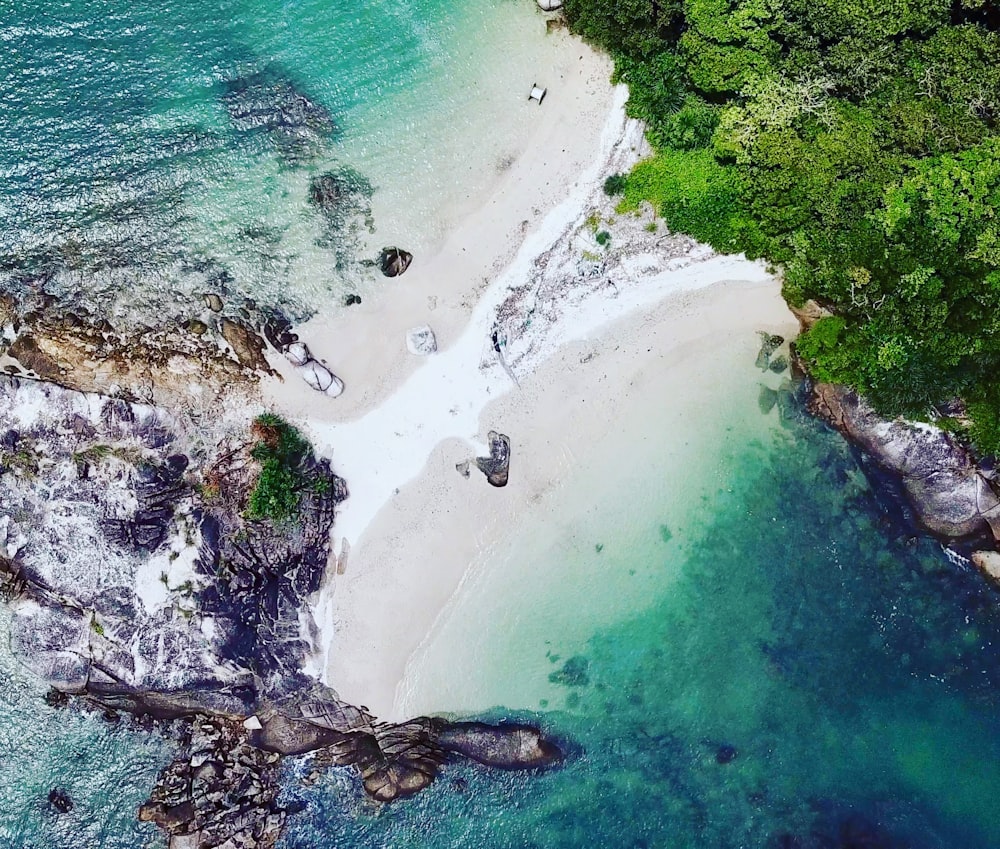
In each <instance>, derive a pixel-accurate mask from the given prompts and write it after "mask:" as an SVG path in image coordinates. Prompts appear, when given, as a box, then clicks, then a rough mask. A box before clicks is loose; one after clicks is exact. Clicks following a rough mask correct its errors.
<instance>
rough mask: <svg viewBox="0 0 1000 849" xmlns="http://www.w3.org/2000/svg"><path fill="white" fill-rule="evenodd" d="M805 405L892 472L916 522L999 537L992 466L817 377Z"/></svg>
mask: <svg viewBox="0 0 1000 849" xmlns="http://www.w3.org/2000/svg"><path fill="white" fill-rule="evenodd" d="M810 410H811V411H812V412H813V413H814V414H815V415H817V416H819V417H820V418H822V419H824V420H825V421H827V422H829V423H830V424H831V425H833V426H834V427H835V428H836V429H837V430H839V431H840V432H841V433H843V434H844V435H845V436H846V437H847V438H848V439H850V440H851V442H853V443H854V444H855V445H857V446H858V447H860V448H861V449H862V450H863V451H864V452H865V453H866V454H867V455H869V456H870V457H872V458H873V459H874V460H875V461H876V462H877V463H878V464H879V465H880V466H881V467H882V468H883V469H885V470H886V471H888V472H890V473H892V474H894V475H897V476H898V478H899V480H900V482H901V485H902V489H903V492H904V493H905V495H906V497H907V499H908V500H909V502H910V504H911V505H912V507H913V510H914V512H915V514H916V516H917V518H918V519H919V521H920V523H921V524H922V525H923V526H924V527H925V528H926V529H927V530H929V531H930V532H931V533H933V534H936V535H938V536H941V537H946V538H967V537H973V536H984V535H985V536H989V537H990V538H992V539H994V540H997V539H1000V497H998V495H997V483H996V481H995V475H994V473H993V472H992V470H989V469H987V468H983V467H981V466H980V465H979V464H978V462H977V461H976V458H975V457H974V455H973V454H972V453H971V451H970V450H969V449H968V448H967V447H966V446H964V445H962V444H961V443H959V442H958V441H957V440H956V439H955V438H954V437H953V436H952V435H951V434H949V433H947V432H946V431H943V430H941V429H940V428H938V427H935V426H934V425H931V424H926V423H923V422H912V421H906V420H904V419H900V418H897V419H892V420H889V419H885V418H884V417H882V416H879V415H878V414H877V413H876V412H875V410H874V409H873V408H872V407H871V405H870V404H868V402H867V401H865V400H864V399H863V398H861V397H860V396H859V395H858V394H857V393H856V392H854V391H853V390H851V389H848V388H846V387H843V386H836V385H832V384H827V383H817V384H815V385H814V386H813V387H812V398H811V402H810Z"/></svg>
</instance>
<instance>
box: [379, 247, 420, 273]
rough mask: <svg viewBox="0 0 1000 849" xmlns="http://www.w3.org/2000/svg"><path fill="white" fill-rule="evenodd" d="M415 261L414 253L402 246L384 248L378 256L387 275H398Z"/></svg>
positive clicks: (383, 271) (380, 265)
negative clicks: (401, 247)
mask: <svg viewBox="0 0 1000 849" xmlns="http://www.w3.org/2000/svg"><path fill="white" fill-rule="evenodd" d="M411 262H413V254H411V253H408V252H407V251H404V250H402V249H400V248H382V253H381V254H380V256H379V258H378V265H379V268H381V269H382V273H383V274H384V275H385V276H386V277H398V276H399V275H400V274H402V273H403V272H404V271H406V269H407V268H409V267H410V263H411Z"/></svg>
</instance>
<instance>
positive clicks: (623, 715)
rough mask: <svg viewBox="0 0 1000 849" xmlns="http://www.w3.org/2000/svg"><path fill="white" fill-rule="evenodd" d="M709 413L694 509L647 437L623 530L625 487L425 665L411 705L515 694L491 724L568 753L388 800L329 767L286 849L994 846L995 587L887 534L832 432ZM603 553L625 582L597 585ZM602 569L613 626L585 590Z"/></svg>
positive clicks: (999, 675)
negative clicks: (534, 732)
mask: <svg viewBox="0 0 1000 849" xmlns="http://www.w3.org/2000/svg"><path fill="white" fill-rule="evenodd" d="M744 395H745V393H744ZM744 400H745V399H744ZM719 409H720V410H721V411H725V412H726V415H729V416H731V417H732V418H731V419H730V421H729V426H730V427H731V428H732V430H731V431H730V438H728V439H727V440H724V441H721V442H718V443H717V444H716V449H715V450H716V457H717V460H718V463H717V465H716V466H715V474H713V476H711V478H710V485H709V486H708V487H702V491H700V492H699V491H698V490H697V488H694V489H692V490H691V495H692V502H691V503H689V504H688V507H689V508H693V509H688V510H687V511H686V512H683V513H682V514H681V513H678V509H679V506H680V505H679V503H678V500H677V498H676V492H675V491H672V490H671V488H670V487H668V486H664V485H663V478H662V473H663V470H662V468H661V466H660V465H659V464H658V463H657V462H656V461H655V457H656V449H655V447H653V448H651V450H650V458H651V460H653V461H652V462H649V463H648V464H646V465H644V466H642V467H640V468H639V469H638V470H637V471H636V472H635V473H634V474H633V475H632V477H631V479H630V482H629V488H630V491H631V492H632V493H633V497H632V498H631V500H630V501H629V503H628V508H629V510H628V515H629V519H628V521H627V522H622V521H621V518H622V506H621V503H620V499H621V492H620V491H618V490H616V489H615V488H614V487H612V488H611V491H609V492H608V493H606V498H607V500H606V501H605V502H604V506H605V509H604V510H600V509H598V510H595V511H594V512H592V513H591V514H590V515H589V516H588V517H587V521H586V522H580V523H567V524H565V525H564V526H563V527H560V528H559V530H558V531H557V532H555V533H549V534H548V535H546V536H543V537H542V538H541V542H540V544H539V545H538V546H537V548H536V550H535V554H536V555H537V559H535V560H531V559H530V557H531V555H530V552H531V545H530V544H529V543H525V544H524V545H521V546H520V547H519V548H518V549H517V552H518V556H519V558H520V559H521V565H522V566H523V570H524V573H525V574H526V573H528V572H530V571H532V570H534V571H535V572H536V573H541V574H543V575H545V574H547V575H548V576H549V577H548V579H546V578H544V577H543V578H541V579H539V580H537V581H535V582H533V583H532V584H531V588H530V589H531V591H530V592H520V590H521V589H522V587H521V586H520V585H519V583H518V580H517V577H518V575H519V574H520V567H518V569H517V570H515V573H514V575H512V576H511V580H510V582H509V584H508V588H507V590H506V592H503V591H501V590H498V589H497V587H496V586H495V585H490V586H492V588H493V592H492V593H486V594H485V596H484V595H483V594H480V593H479V592H477V591H476V589H475V587H472V588H470V589H469V590H468V591H466V592H464V594H463V596H462V597H460V599H459V601H458V603H457V604H456V605H455V606H453V608H452V610H451V611H450V613H449V622H448V623H446V624H445V626H444V627H442V628H441V629H439V631H438V636H437V638H436V639H437V640H440V643H437V644H432V645H431V646H430V647H429V648H428V649H427V650H426V657H425V658H424V661H423V664H422V665H419V664H418V672H417V678H418V680H417V682H416V684H415V685H414V686H415V687H416V689H417V690H418V691H422V692H418V694H417V696H416V697H414V698H416V700H417V701H418V702H419V700H420V698H421V697H423V698H428V699H429V698H430V695H429V694H430V693H433V692H435V691H436V689H437V687H438V685H440V682H441V680H442V679H443V678H444V677H445V676H447V675H450V676H451V677H452V679H453V680H457V681H460V682H462V684H461V686H460V688H458V689H461V690H463V691H467V692H471V694H472V695H471V696H470V697H469V698H470V699H471V702H470V703H475V701H476V700H477V699H479V700H481V699H482V698H484V697H487V696H489V695H496V694H503V693H506V694H508V696H509V699H508V700H507V701H506V703H505V704H504V706H503V707H502V708H501V707H498V708H496V709H495V710H494V711H493V712H492V713H493V714H494V715H495V716H501V717H502V716H507V715H509V713H510V710H509V709H510V708H516V709H521V710H524V711H527V712H528V713H526V714H525V715H527V716H530V717H531V718H533V719H534V720H535V721H538V722H541V723H542V725H543V726H544V727H546V728H547V729H548V730H549V731H550V732H551V733H552V734H554V735H556V736H557V737H561V738H562V739H563V740H564V742H565V745H566V747H567V750H568V751H569V756H568V758H567V760H566V762H565V764H564V765H563V766H562V767H561V768H559V769H556V770H553V771H551V772H548V773H545V774H542V775H518V774H498V773H490V772H487V771H485V770H478V769H475V768H471V767H451V768H449V769H448V770H447V772H446V774H445V777H444V778H443V780H441V781H440V782H439V784H437V785H435V786H434V787H433V788H432V789H431V790H430V791H429V792H427V793H425V794H422V795H421V796H420V797H418V798H417V799H415V800H412V801H408V802H405V803H403V804H401V805H397V806H393V807H390V808H389V809H387V810H382V811H375V810H374V809H373V808H372V807H370V806H368V805H366V804H365V803H364V802H363V801H362V800H361V799H360V797H359V795H358V793H357V792H356V791H355V790H353V789H351V788H350V787H349V785H345V784H342V783H341V782H343V778H342V777H334V778H331V779H329V780H328V781H327V782H326V784H325V785H324V786H323V788H322V789H321V790H319V791H311V792H310V793H309V795H308V797H307V798H308V799H309V800H310V801H311V803H312V805H311V807H310V809H309V811H308V812H307V813H306V814H303V815H301V816H300V818H299V819H298V820H297V821H296V823H295V825H294V827H293V829H292V831H291V833H290V836H289V838H288V840H287V842H286V845H287V846H289V847H307V846H314V845H324V844H323V843H321V842H319V841H320V840H321V838H320V835H321V834H322V835H325V836H324V837H323V838H322V840H326V841H329V845H334V844H335V845H338V846H339V845H346V846H385V847H389V846H391V847H394V849H399V847H408V846H413V847H417V846H422V847H436V846H470V847H471V846H490V847H506V846H510V847H515V846H538V847H542V846H546V847H548V846H552V847H555V846H566V847H569V846H586V845H593V846H606V845H616V846H649V847H661V846H670V847H677V849H680V847H692V849H693V847H708V846H711V847H765V846H766V847H817V849H818V847H824V849H825V847H848V846H866V847H868V846H878V847H889V846H891V847H904V846H905V847H913V849H924V848H925V847H926V849H953V847H963V849H978V848H979V847H982V849H986V847H989V846H996V845H998V843H1000V817H998V814H1000V802H998V800H997V797H996V794H995V787H996V786H997V782H998V781H1000V757H998V756H1000V735H998V734H997V730H998V718H1000V710H998V708H1000V696H998V695H997V693H998V684H1000V639H998V638H1000V615H998V612H997V606H996V596H995V593H994V592H993V591H992V590H990V589H988V588H987V587H986V586H985V584H984V582H983V580H982V579H981V578H980V577H979V576H978V574H976V573H974V572H972V571H969V570H968V569H967V568H963V567H962V566H961V565H955V564H953V563H952V562H951V561H950V560H949V558H948V557H947V556H946V555H945V553H944V552H943V551H942V549H941V548H940V546H939V545H938V544H937V543H935V542H933V541H931V540H929V539H926V538H922V537H917V536H914V535H913V534H912V533H911V532H910V531H909V530H908V529H906V528H903V527H901V526H900V525H899V524H898V523H896V522H895V521H894V520H890V519H889V515H890V513H891V512H892V511H893V509H894V508H893V507H892V505H891V504H883V503H881V502H880V500H879V498H877V497H876V496H875V494H874V493H873V491H872V490H871V488H870V487H869V485H868V482H867V480H866V478H865V476H864V474H863V473H862V471H861V470H860V468H859V467H858V465H857V463H856V462H855V459H854V457H853V456H852V455H851V453H850V451H849V450H848V449H847V447H846V446H845V444H844V443H843V441H842V440H841V439H840V438H839V437H838V436H836V435H834V434H831V433H829V432H827V431H826V430H825V429H824V428H823V427H822V426H820V425H818V424H817V423H816V422H813V421H811V420H806V419H800V418H799V417H798V416H793V415H790V414H789V415H786V416H785V418H784V420H783V421H782V420H780V419H779V417H778V413H777V412H771V413H770V415H769V418H768V419H767V420H766V421H767V422H768V427H767V428H765V429H764V430H763V434H762V433H761V428H760V427H759V424H760V416H761V414H760V412H759V411H758V409H757V407H756V403H755V402H751V403H749V404H747V403H744V404H743V405H742V407H741V405H740V404H736V405H735V406H733V407H730V408H728V409H727V407H726V405H725V404H720V408H719ZM751 417H757V419H756V421H751ZM716 424H718V422H716ZM646 425H647V428H652V429H655V427H656V425H655V423H654V422H647V423H646ZM754 432H756V433H755V437H754V438H752V439H747V438H736V437H735V436H734V435H733V434H742V436H743V437H745V436H746V435H747V434H748V433H754ZM643 474H646V475H647V478H646V485H642V483H641V479H642V476H643ZM585 477H586V476H585V475H584V474H582V473H581V480H584V479H585ZM576 482H579V481H573V482H571V483H576ZM571 488H572V487H571V486H570V487H567V489H571ZM597 503H598V505H599V506H600V504H601V501H600V499H599V498H598V499H597ZM639 528H643V529H644V532H643V535H642V537H641V538H639V537H637V529H639ZM550 530H551V529H550ZM598 545H601V546H602V548H601V551H597V550H596V547H597V546H598ZM556 557H562V558H566V559H567V560H568V561H570V562H568V563H557V562H554V558H556ZM600 558H608V559H609V560H608V563H609V566H607V567H602V569H604V568H613V569H619V570H624V574H623V575H619V576H617V577H616V578H615V579H608V578H607V577H600V576H601V574H602V572H601V569H595V568H594V567H593V565H592V562H593V561H594V560H597V559H600ZM588 561H589V562H588ZM570 574H576V575H577V576H578V577H579V578H580V579H581V581H582V583H581V582H576V583H574V582H573V581H570V580H567V576H568V575H570ZM595 579H596V580H600V581H601V582H602V583H601V588H602V592H604V593H605V597H606V598H607V603H606V605H605V608H604V610H602V611H599V612H598V611H596V609H595V606H594V604H593V603H592V602H590V601H586V600H583V601H581V599H586V598H588V597H589V596H593V595H594V593H593V588H592V587H589V588H588V587H587V586H586V585H585V584H586V583H587V582H588V581H592V580H595ZM629 582H634V583H635V584H637V585H638V586H639V587H640V589H639V591H638V592H634V591H633V593H634V594H633V595H632V596H631V598H629V599H628V600H627V601H626V602H625V603H621V602H620V599H619V598H618V597H617V594H618V593H619V591H621V592H623V593H627V592H628V590H627V589H623V588H626V587H627V585H628V583H629ZM597 595H600V593H597ZM484 597H488V598H492V611H493V613H492V615H491V613H490V607H489V605H487V604H486V603H484V601H483V598H484ZM463 605H467V606H468V610H466V609H464V607H463ZM515 608H516V610H517V613H516V616H515V615H514V614H512V610H514V609H515ZM557 610H558V611H561V613H559V612H555V613H553V611H557ZM567 612H568V613H567ZM550 614H551V615H550ZM512 617H513V618H512ZM568 617H569V618H573V619H574V620H575V621H574V622H573V623H572V625H571V627H569V628H567V627H565V621H566V619H567V618H568ZM609 620H610V621H609ZM526 623H527V624H526ZM567 632H568V633H567ZM584 632H586V635H585V636H584V637H582V638H581V636H580V635H581V633H584ZM462 641H464V643H466V644H470V643H475V645H476V647H477V648H473V649H466V648H460V647H459V645H458V644H459V642H462ZM436 663H437V664H439V665H438V666H435V664H436ZM421 676H424V677H423V680H420V679H421ZM525 682H528V683H527V684H526V683H525ZM448 695H449V693H448V692H447V691H446V692H445V693H443V694H442V695H441V698H442V699H445V700H446V699H447V697H448ZM345 799H346V801H347V805H346V807H345V805H344V800H345ZM429 823H433V828H431V827H430V826H429ZM866 840H867V841H868V842H864V841H866Z"/></svg>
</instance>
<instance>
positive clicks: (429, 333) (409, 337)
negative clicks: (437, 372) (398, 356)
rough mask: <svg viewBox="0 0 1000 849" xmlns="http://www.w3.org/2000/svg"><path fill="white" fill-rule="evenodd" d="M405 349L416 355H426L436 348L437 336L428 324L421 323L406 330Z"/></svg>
mask: <svg viewBox="0 0 1000 849" xmlns="http://www.w3.org/2000/svg"><path fill="white" fill-rule="evenodd" d="M406 349H407V350H408V351H409V352H410V353H411V354H416V355H417V356H418V357H426V356H427V355H428V354H433V353H434V352H435V351H436V350H437V338H436V337H435V336H434V331H433V330H431V328H430V326H428V325H426V324H421V325H420V326H419V327H411V328H410V329H409V330H407V331H406Z"/></svg>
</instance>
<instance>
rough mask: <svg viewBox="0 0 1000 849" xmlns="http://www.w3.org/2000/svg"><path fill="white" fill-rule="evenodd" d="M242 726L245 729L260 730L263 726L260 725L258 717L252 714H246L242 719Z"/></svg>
mask: <svg viewBox="0 0 1000 849" xmlns="http://www.w3.org/2000/svg"><path fill="white" fill-rule="evenodd" d="M243 727H244V728H245V729H246V730H247V731H260V729H261V728H263V727H264V726H263V725H261V722H260V718H259V717H258V716H257V715H256V714H254V715H253V716H248V717H247V718H246V719H244V720H243Z"/></svg>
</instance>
